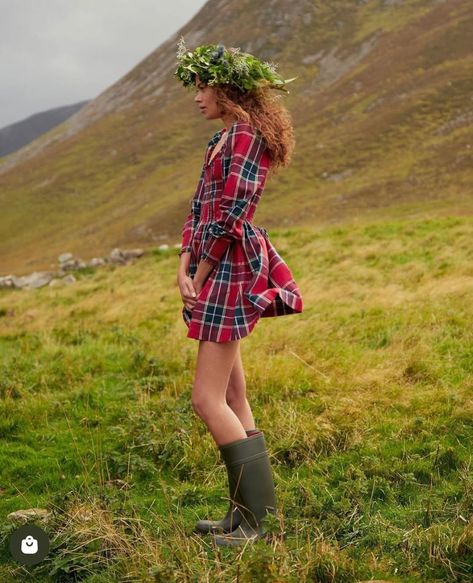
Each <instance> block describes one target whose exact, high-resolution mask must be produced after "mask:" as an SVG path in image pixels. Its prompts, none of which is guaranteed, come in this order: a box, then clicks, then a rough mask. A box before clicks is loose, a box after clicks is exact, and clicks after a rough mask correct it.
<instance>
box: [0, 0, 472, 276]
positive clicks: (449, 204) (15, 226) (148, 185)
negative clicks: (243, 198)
mask: <svg viewBox="0 0 473 583" xmlns="http://www.w3.org/2000/svg"><path fill="white" fill-rule="evenodd" d="M249 23H251V25H249ZM472 30H473V12H472V11H471V3H470V2H469V0H450V1H449V2H438V1H434V0H405V1H403V2H387V1H384V0H369V1H366V2H353V1H348V0H337V1H336V2H330V3H326V2H320V1H319V0H307V1H302V0H297V1H295V2H290V3H288V2H284V1H283V0H276V1H271V2H270V1H269V0H264V1H262V2H258V3H251V2H246V3H245V4H244V9H243V8H242V3H241V2H239V1H238V2H237V1H236V0H235V1H230V2H226V3H225V4H223V5H221V3H219V2H217V0H210V1H209V2H208V3H207V4H206V5H205V6H204V7H203V8H202V10H201V11H200V12H199V13H198V14H196V15H195V17H194V18H193V19H192V20H191V21H190V22H189V23H188V24H186V25H185V26H184V27H183V28H182V29H181V30H180V31H178V32H177V33H176V34H175V35H173V36H172V37H171V38H170V39H169V40H168V41H166V43H164V44H163V45H161V46H160V47H158V48H157V49H156V51H154V52H153V53H152V54H150V55H149V56H148V57H147V58H146V59H144V60H143V61H142V62H141V63H139V64H137V66H136V67H135V68H134V69H133V70H131V71H130V72H129V73H128V74H127V75H125V76H124V77H123V78H122V79H120V80H118V81H117V83H115V84H114V85H113V86H112V87H110V88H109V89H107V91H105V92H104V93H103V94H101V95H99V96H98V97H97V98H96V99H95V100H92V101H91V102H90V103H89V104H88V105H87V106H86V107H85V108H83V110H81V112H78V113H77V114H76V115H75V116H73V117H72V118H71V119H70V120H68V121H67V122H66V123H65V124H62V125H61V126H60V127H58V128H55V129H54V130H53V131H52V132H49V133H48V134H47V135H46V136H43V137H42V138H40V139H39V140H36V141H35V143H34V145H32V146H31V147H29V148H28V149H26V150H25V149H23V150H20V151H19V152H17V153H15V154H12V155H11V156H8V157H6V158H5V159H2V160H1V161H0V205H1V208H2V213H1V214H0V232H1V233H2V237H1V238H0V273H1V274H2V275H6V274H8V273H15V274H16V275H23V274H26V273H29V272H31V271H33V270H34V269H48V268H49V267H50V265H51V264H52V263H56V258H57V256H58V255H59V254H60V253H62V252H65V251H70V252H72V253H74V254H75V255H77V256H80V257H82V258H83V259H90V258H91V257H93V256H97V255H106V254H108V253H109V251H110V250H111V249H112V248H113V247H115V246H120V247H121V246H131V247H135V246H137V245H140V246H145V247H149V246H156V245H157V244H158V243H169V244H175V243H178V242H179V241H180V230H181V227H182V223H183V221H184V218H185V216H186V214H187V212H188V210H189V200H190V198H191V196H192V194H193V192H194V190H195V187H196V185H197V180H198V176H199V172H200V167H201V164H202V161H203V156H204V151H205V147H206V144H207V142H208V139H209V138H210V137H211V136H212V134H213V133H214V132H215V131H216V130H218V129H220V128H221V127H222V122H220V121H218V120H215V121H212V122H211V123H209V122H207V121H205V120H204V119H202V118H201V114H200V113H199V111H198V110H197V107H196V105H195V103H194V102H193V97H194V96H193V94H192V93H188V92H186V91H185V90H184V88H183V87H182V86H180V85H179V84H178V83H177V82H176V81H175V80H174V79H173V77H172V73H173V71H174V69H175V52H176V44H177V39H178V38H179V37H180V36H181V34H182V35H184V37H185V38H186V40H187V43H188V45H189V47H190V48H193V47H194V46H196V45H198V44H201V43H203V42H221V41H222V39H225V44H227V45H229V46H232V45H233V46H240V47H241V48H242V50H248V51H250V52H254V53H255V54H257V55H258V56H260V57H261V58H263V59H267V60H271V61H274V62H276V63H277V64H278V65H279V69H280V71H281V72H282V73H283V74H284V75H285V76H286V78H287V77H293V76H298V79H297V80H296V81H295V82H294V83H292V84H291V88H290V91H291V93H290V95H288V96H283V100H284V103H285V105H286V107H287V108H288V109H289V111H290V112H291V114H292V115H293V120H294V127H295V132H296V140H297V145H296V150H295V152H294V157H293V160H292V163H291V165H290V166H289V167H288V168H287V169H285V170H283V171H282V172H281V173H280V175H279V176H275V177H274V179H273V180H270V181H269V182H268V184H267V187H266V190H265V193H264V196H263V198H262V200H261V203H260V207H259V209H258V215H257V221H256V222H257V224H261V225H262V226H265V227H268V228H276V227H278V226H280V225H283V226H287V227H292V226H305V227H314V226H322V225H327V224H333V223H337V224H339V225H344V224H347V223H348V222H350V221H351V220H361V221H363V220H365V219H366V218H369V220H376V219H380V218H384V219H404V218H421V217H428V216H430V217H435V216H438V217H441V216H444V215H449V216H452V215H454V214H456V215H458V216H460V217H461V216H464V215H471V214H472V210H473V197H472V184H473V164H472V156H471V152H472V148H473V135H472V133H473V132H472V120H473V113H472V112H473V110H472V102H471V95H472V91H473V54H472V52H471V40H470V39H471V31H472ZM216 31H218V32H216ZM237 32H238V33H237Z"/></svg>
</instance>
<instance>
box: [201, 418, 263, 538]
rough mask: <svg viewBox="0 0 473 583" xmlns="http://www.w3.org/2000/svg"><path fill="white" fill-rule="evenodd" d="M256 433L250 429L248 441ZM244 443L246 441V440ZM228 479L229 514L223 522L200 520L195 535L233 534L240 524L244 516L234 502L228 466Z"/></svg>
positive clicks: (233, 485)
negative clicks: (212, 533) (211, 533)
mask: <svg viewBox="0 0 473 583" xmlns="http://www.w3.org/2000/svg"><path fill="white" fill-rule="evenodd" d="M254 431H257V429H248V430H247V431H246V434H247V435H249V437H247V438H246V439H250V438H252V437H253V436H252V435H251V433H253V432H254ZM256 435H259V433H258V434H255V436H256ZM243 441H245V439H244V440H243ZM222 458H223V456H222ZM223 460H224V461H225V458H223ZM225 465H226V464H225ZM227 477H228V490H229V495H230V496H229V497H230V502H229V505H228V510H227V513H226V514H225V516H224V517H223V518H222V520H199V521H198V522H197V524H196V525H195V529H194V532H195V533H198V534H207V533H210V532H231V531H232V530H234V529H235V528H236V527H237V526H238V525H239V524H240V522H241V518H242V516H241V513H240V510H239V508H238V506H237V505H236V504H235V502H234V500H235V499H236V497H235V485H236V484H235V482H234V480H233V477H232V475H231V473H230V471H229V470H228V466H227Z"/></svg>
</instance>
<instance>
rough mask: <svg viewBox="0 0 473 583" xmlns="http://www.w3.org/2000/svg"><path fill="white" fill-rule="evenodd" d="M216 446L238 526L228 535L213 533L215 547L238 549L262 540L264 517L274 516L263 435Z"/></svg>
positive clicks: (272, 492)
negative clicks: (229, 480)
mask: <svg viewBox="0 0 473 583" xmlns="http://www.w3.org/2000/svg"><path fill="white" fill-rule="evenodd" d="M252 437H254V438H253V439H252V438H251V437H250V438H247V439H240V440H237V441H234V442H232V443H228V444H226V445H222V446H220V450H221V451H222V455H223V457H224V459H225V461H226V464H227V467H228V469H229V472H230V474H231V475H232V477H233V480H234V481H235V482H236V484H237V489H236V491H235V496H236V500H237V505H238V508H239V510H240V514H241V520H240V523H239V525H238V526H237V527H236V528H235V529H234V530H232V531H231V532H229V533H228V534H216V533H214V540H215V542H216V543H217V545H219V546H238V545H241V544H244V543H245V542H247V541H255V540H257V539H259V538H264V537H265V535H266V532H265V530H264V526H263V522H264V518H265V516H266V515H267V514H268V513H270V514H275V513H276V495H275V492H274V482H273V477H272V472H271V464H270V462H269V457H268V451H267V449H266V443H265V440H264V435H263V433H260V434H258V435H255V436H252Z"/></svg>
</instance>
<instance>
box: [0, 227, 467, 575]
mask: <svg viewBox="0 0 473 583" xmlns="http://www.w3.org/2000/svg"><path fill="white" fill-rule="evenodd" d="M472 236H473V221H472V220H471V219H468V218H451V217H446V218H436V219H419V220H411V221H390V222H377V223H371V224H369V223H366V224H364V225H353V226H335V227H330V228H325V229H323V230H314V229H311V228H302V229H296V228H288V229H281V230H278V231H275V232H270V237H271V240H272V241H273V243H274V244H275V245H276V247H277V248H278V250H280V252H281V255H282V256H283V257H284V258H285V259H286V260H287V262H288V264H289V266H290V268H291V270H292V272H293V274H294V276H295V278H296V281H297V282H298V284H299V286H300V289H301V292H302V295H303V299H304V312H303V314H300V315H292V316H288V317H284V318H271V319H263V320H261V321H260V322H259V323H258V325H257V326H256V328H255V329H254V331H253V333H252V334H251V335H250V336H249V337H248V338H246V339H244V340H243V341H242V343H241V351H242V357H243V363H244V367H245V371H246V379H247V387H248V396H249V400H250V403H251V405H252V408H253V412H254V415H255V419H256V423H257V426H258V427H260V428H262V429H263V431H264V432H265V435H266V440H267V443H268V449H269V451H270V454H271V460H272V467H273V471H274V478H275V483H276V491H277V497H278V508H279V514H278V516H277V517H275V520H274V521H273V523H272V524H269V525H268V527H269V528H270V530H273V532H274V533H275V535H276V536H275V537H274V539H273V540H272V542H271V544H269V545H266V544H264V543H263V542H262V541H259V542H258V543H256V544H254V545H252V546H251V545H250V546H248V547H247V548H246V549H245V550H244V551H242V549H238V550H237V549H216V548H215V547H213V545H212V544H211V540H210V539H207V538H205V537H203V538H199V537H196V536H195V535H193V536H189V533H190V531H191V530H192V528H193V526H194V523H195V521H196V520H197V519H198V518H204V517H213V518H218V517H220V515H223V513H224V512H225V508H226V501H225V498H224V497H225V496H226V495H227V490H226V483H225V477H226V476H225V471H224V468H223V467H222V466H221V465H220V464H219V459H218V455H217V450H216V447H215V444H214V442H213V439H212V437H211V435H210V434H209V432H208V431H207V429H206V427H205V426H204V424H203V422H202V421H201V420H200V419H199V418H198V417H197V416H196V415H195V413H194V412H193V409H192V407H191V389H192V380H193V373H194V369H195V356H196V348H197V342H194V341H191V340H189V339H187V338H186V331H187V328H186V327H185V324H184V322H183V321H182V317H181V307H182V303H181V301H180V298H179V292H178V289H177V285H176V284H175V276H176V269H177V257H176V254H175V252H174V251H158V250H156V251H155V252H154V253H152V254H150V255H148V256H145V257H143V258H142V259H140V260H139V261H137V262H136V263H134V264H133V265H129V266H127V267H110V266H108V267H103V268H99V269H98V270H97V271H95V272H94V271H93V270H91V269H85V270H81V271H79V272H78V273H77V276H78V282H77V283H75V284H74V285H72V286H68V287H65V288H61V289H58V288H42V289H39V290H35V291H33V292H30V293H28V292H25V291H18V290H16V291H15V290H12V291H6V290H3V291H2V292H1V294H0V354H1V361H0V367H1V369H0V440H1V442H0V443H1V448H0V467H1V468H2V469H1V480H0V517H1V521H0V539H1V540H2V541H3V543H2V545H1V546H0V548H1V554H0V559H1V560H0V579H1V580H2V581H18V580H20V578H21V577H31V580H32V581H38V582H42V581H87V583H90V582H94V583H97V582H108V581H163V582H164V581H166V582H167V581H179V582H180V581H199V582H200V581H244V582H248V583H250V582H254V581H256V582H259V581H278V582H283V581H284V582H286V581H289V582H292V581H294V582H295V581H322V582H328V581H333V582H338V581H343V582H345V581H346V582H352V581H353V582H354V581H359V580H368V579H370V578H374V579H386V580H389V581H396V582H398V581H399V582H401V581H402V582H416V583H417V582H419V583H420V582H424V581H442V582H443V581H462V582H466V581H469V580H470V578H471V574H472V569H473V521H472V510H473V476H472V472H471V462H472V448H471V443H472V438H473V402H472V392H473V381H472V378H473V375H472V373H473V349H472V346H473V332H472V330H473V312H472V310H471V297H472V290H473V272H472V267H471V265H472V262H471V259H472V254H473V247H472V244H471V241H472V240H473V239H472ZM33 507H40V508H47V509H49V510H50V511H51V514H50V518H49V520H48V522H46V523H42V522H40V521H39V520H38V521H37V522H36V523H37V524H39V525H41V526H43V528H44V529H45V530H46V531H47V532H48V533H49V537H50V541H51V551H50V553H49V555H48V556H47V558H46V559H45V560H44V561H43V562H42V563H40V564H38V565H37V566H35V567H30V568H29V569H26V568H25V567H21V566H19V565H18V564H16V563H14V562H13V561H12V560H11V559H10V556H9V551H8V547H7V539H8V534H9V533H10V532H11V531H12V530H13V529H14V528H15V527H16V526H17V525H18V524H17V523H15V522H12V521H11V520H10V519H8V518H7V514H8V513H10V512H12V511H15V510H20V509H25V508H33ZM281 531H284V533H285V538H284V537H279V536H277V535H278V534H280V533H281ZM21 580H23V579H21ZM24 580H29V579H24Z"/></svg>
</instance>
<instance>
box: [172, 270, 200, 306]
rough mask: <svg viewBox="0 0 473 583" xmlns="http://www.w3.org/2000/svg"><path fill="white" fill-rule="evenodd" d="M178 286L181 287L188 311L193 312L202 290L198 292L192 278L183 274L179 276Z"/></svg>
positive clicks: (182, 297)
mask: <svg viewBox="0 0 473 583" xmlns="http://www.w3.org/2000/svg"><path fill="white" fill-rule="evenodd" d="M177 285H178V286H179V291H180V293H181V299H182V301H183V302H184V305H185V307H186V309H188V310H189V311H192V309H193V307H194V305H195V302H196V300H197V295H198V294H199V292H200V289H199V290H197V289H196V288H195V282H194V281H193V280H192V278H191V277H189V276H188V275H187V274H186V273H181V272H179V273H178V274H177Z"/></svg>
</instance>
